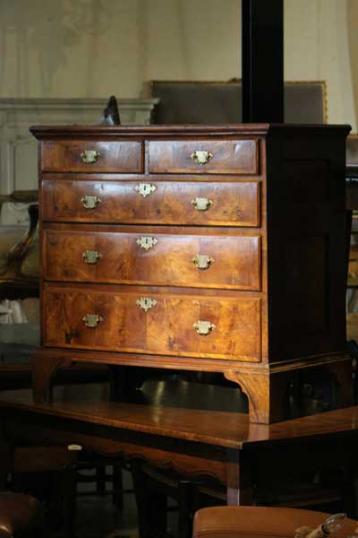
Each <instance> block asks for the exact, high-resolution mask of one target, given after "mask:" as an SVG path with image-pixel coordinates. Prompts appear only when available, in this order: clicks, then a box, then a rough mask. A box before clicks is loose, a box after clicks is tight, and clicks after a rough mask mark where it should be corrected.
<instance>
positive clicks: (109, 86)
mask: <svg viewBox="0 0 358 538" xmlns="http://www.w3.org/2000/svg"><path fill="white" fill-rule="evenodd" d="M268 1H269V0H268ZM357 3H358V0H285V1H284V7H285V72H286V80H326V81H327V86H328V107H329V109H328V113H329V121H330V122H338V123H342V122H348V123H351V124H352V125H353V127H354V129H355V130H356V118H357V113H358V105H357V101H358V61H357V56H358V52H357V51H354V50H353V48H354V44H355V43H356V42H357V41H356V34H357V27H358V21H357V20H355V19H357V17H358V10H357V8H355V7H354V6H355V4H357ZM240 16H241V2H240V0H1V2H0V57H1V62H0V97H1V96H2V97H45V98H49V97H71V98H72V97H80V98H84V97H99V96H101V97H108V96H109V95H111V94H115V95H117V97H123V98H125V97H137V96H139V95H140V93H141V90H142V87H143V82H144V81H146V80H151V79H190V80H227V79H229V78H232V77H240V76H241V28H240V26H241V21H240ZM352 80H353V83H352ZM354 81H355V85H356V87H354Z"/></svg>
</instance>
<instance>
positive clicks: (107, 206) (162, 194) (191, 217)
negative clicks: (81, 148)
mask: <svg viewBox="0 0 358 538" xmlns="http://www.w3.org/2000/svg"><path fill="white" fill-rule="evenodd" d="M42 208H43V209H42V211H43V218H44V219H45V220H49V221H56V222H103V223H123V224H175V225H183V224H188V225H190V224H193V225H204V226H259V225H260V184H259V183H257V182H254V181H252V182H249V181H247V182H227V183H226V182H221V183H220V182H215V183H209V182H207V183H206V182H196V183H195V182H192V181H190V182H189V181H188V182H174V181H173V182H171V181H148V182H143V183H141V182H139V181H136V182H134V181H123V182H115V181H105V182H101V183H100V182H97V181H96V182H95V181H82V180H75V181H70V180H52V179H51V180H44V181H43V182H42Z"/></svg>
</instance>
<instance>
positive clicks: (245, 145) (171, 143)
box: [148, 140, 258, 174]
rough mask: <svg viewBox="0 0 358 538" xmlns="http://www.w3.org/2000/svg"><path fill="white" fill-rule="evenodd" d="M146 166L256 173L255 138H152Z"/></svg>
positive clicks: (155, 170) (154, 170)
mask: <svg viewBox="0 0 358 538" xmlns="http://www.w3.org/2000/svg"><path fill="white" fill-rule="evenodd" d="M148 169H149V172H150V173H154V174H161V173H165V174H177V173H179V174H192V173H194V174H257V172H258V149H257V141H256V140H160V141H157V140H155V141H154V140H151V141H150V142H148Z"/></svg>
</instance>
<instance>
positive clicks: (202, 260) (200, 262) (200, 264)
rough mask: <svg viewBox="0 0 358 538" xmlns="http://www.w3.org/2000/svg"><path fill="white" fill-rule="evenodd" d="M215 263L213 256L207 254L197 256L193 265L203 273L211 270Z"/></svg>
mask: <svg viewBox="0 0 358 538" xmlns="http://www.w3.org/2000/svg"><path fill="white" fill-rule="evenodd" d="M214 261H215V260H214V258H211V256H207V255H206V254H197V255H196V256H195V257H194V258H193V264H194V265H195V267H196V268H197V269H200V270H201V271H204V270H205V269H209V267H210V265H211V264H212V263H214Z"/></svg>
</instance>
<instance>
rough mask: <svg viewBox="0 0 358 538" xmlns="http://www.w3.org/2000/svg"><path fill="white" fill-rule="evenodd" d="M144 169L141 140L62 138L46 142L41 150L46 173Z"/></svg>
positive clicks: (43, 167) (140, 170) (118, 171)
mask: <svg viewBox="0 0 358 538" xmlns="http://www.w3.org/2000/svg"><path fill="white" fill-rule="evenodd" d="M142 169H143V154H142V143H141V142H137V141H115V142H104V141H103V142H92V141H86V140H77V141H76V140H68V141H64V140H60V141H55V142H52V141H51V142H43V146H42V149H41V170H42V171H43V172H97V173H98V172H117V173H129V172H133V173H140V172H142Z"/></svg>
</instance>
